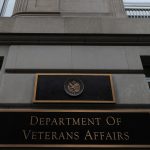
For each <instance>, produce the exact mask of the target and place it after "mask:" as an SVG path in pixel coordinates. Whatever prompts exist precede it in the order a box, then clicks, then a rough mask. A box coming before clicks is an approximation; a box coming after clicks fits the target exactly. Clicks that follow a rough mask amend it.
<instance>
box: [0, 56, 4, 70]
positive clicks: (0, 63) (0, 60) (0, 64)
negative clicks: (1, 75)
mask: <svg viewBox="0 0 150 150" xmlns="http://www.w3.org/2000/svg"><path fill="white" fill-rule="evenodd" d="M3 60H4V56H0V70H1V68H2V65H3Z"/></svg>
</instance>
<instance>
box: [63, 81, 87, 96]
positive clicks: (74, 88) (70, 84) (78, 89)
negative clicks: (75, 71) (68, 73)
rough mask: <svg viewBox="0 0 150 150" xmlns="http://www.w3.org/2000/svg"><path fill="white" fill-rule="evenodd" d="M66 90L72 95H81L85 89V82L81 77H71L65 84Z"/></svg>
mask: <svg viewBox="0 0 150 150" xmlns="http://www.w3.org/2000/svg"><path fill="white" fill-rule="evenodd" d="M64 90H65V92H66V93H67V94H68V95H70V96H79V95H81V94H82V92H83V90H84V84H83V82H82V81H81V80H79V79H69V80H67V81H66V82H65V84H64Z"/></svg>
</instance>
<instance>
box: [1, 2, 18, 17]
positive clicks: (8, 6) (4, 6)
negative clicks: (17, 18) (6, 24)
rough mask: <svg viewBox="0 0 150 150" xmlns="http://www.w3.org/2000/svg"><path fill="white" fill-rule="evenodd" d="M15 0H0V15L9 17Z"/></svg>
mask: <svg viewBox="0 0 150 150" xmlns="http://www.w3.org/2000/svg"><path fill="white" fill-rule="evenodd" d="M15 1H16V0H0V16H2V17H10V16H12V14H13V9H14V5H15Z"/></svg>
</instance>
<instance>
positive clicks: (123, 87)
mask: <svg viewBox="0 0 150 150" xmlns="http://www.w3.org/2000/svg"><path fill="white" fill-rule="evenodd" d="M113 81H114V86H115V91H116V100H117V103H118V104H150V89H149V87H148V83H147V81H146V79H145V75H136V74H135V75H131V74H130V75H128V74H126V75H125V74H124V75H113Z"/></svg>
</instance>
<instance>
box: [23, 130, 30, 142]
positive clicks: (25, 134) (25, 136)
mask: <svg viewBox="0 0 150 150" xmlns="http://www.w3.org/2000/svg"><path fill="white" fill-rule="evenodd" d="M22 132H23V135H24V138H25V139H26V140H28V138H29V135H30V133H31V130H29V131H26V130H22Z"/></svg>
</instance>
